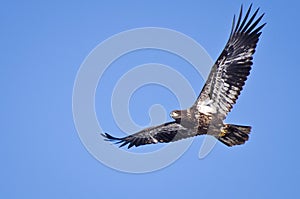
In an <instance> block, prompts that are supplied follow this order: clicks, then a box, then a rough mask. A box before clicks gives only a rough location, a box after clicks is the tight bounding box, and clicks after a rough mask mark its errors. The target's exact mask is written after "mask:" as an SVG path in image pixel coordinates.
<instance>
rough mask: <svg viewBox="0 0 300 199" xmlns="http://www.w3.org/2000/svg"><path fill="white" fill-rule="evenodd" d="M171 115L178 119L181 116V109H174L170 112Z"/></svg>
mask: <svg viewBox="0 0 300 199" xmlns="http://www.w3.org/2000/svg"><path fill="white" fill-rule="evenodd" d="M170 116H171V117H172V118H173V119H174V120H178V119H180V118H181V111H179V110H175V111H172V112H171V113H170Z"/></svg>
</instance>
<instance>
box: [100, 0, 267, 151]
mask: <svg viewBox="0 0 300 199" xmlns="http://www.w3.org/2000/svg"><path fill="white" fill-rule="evenodd" d="M251 8H252V4H251V5H250V6H249V8H248V10H247V12H246V14H245V16H243V5H242V6H241V9H240V13H239V17H238V19H237V22H236V19H235V15H234V17H233V22H232V28H231V33H230V36H229V39H228V41H227V43H226V45H225V48H224V49H223V51H222V53H221V55H220V56H219V57H218V59H217V61H216V62H215V64H214V65H213V66H212V69H211V71H210V73H209V76H208V78H207V80H206V82H205V85H204V87H203V88H202V91H201V92H200V94H199V96H198V98H197V99H196V101H195V103H194V104H193V105H192V106H191V107H190V108H188V109H186V110H174V111H172V112H171V113H170V116H171V117H172V118H173V119H174V120H173V121H171V122H167V123H165V124H161V125H158V126H154V127H150V128H146V129H143V130H141V131H139V132H137V133H134V134H132V135H129V136H126V137H121V138H117V137H114V136H112V135H110V134H108V133H103V134H102V136H104V138H105V140H106V141H111V142H114V143H116V144H119V146H120V147H123V146H125V145H128V148H131V147H133V146H135V147H138V146H141V145H146V144H156V143H169V142H174V141H178V140H181V139H185V138H189V137H193V136H198V135H211V136H213V137H215V138H216V139H218V140H219V141H220V142H222V143H224V144H225V145H227V146H229V147H231V146H235V145H241V144H244V143H245V142H246V141H247V140H248V139H249V134H250V131H251V126H244V125H235V124H227V123H224V120H225V119H226V116H227V114H228V113H229V112H230V111H231V109H232V107H233V105H234V104H235V103H236V100H237V99H238V96H239V95H240V93H241V91H242V89H243V86H244V85H245V82H246V80H247V77H248V76H249V74H250V70H251V66H252V64H253V62H252V60H253V54H254V53H255V48H256V46H257V43H258V40H259V37H260V35H261V33H262V32H261V30H262V28H263V27H264V26H265V25H266V23H263V24H262V25H258V24H259V23H260V21H261V19H262V18H263V16H264V13H263V14H262V15H260V16H259V17H256V16H257V14H258V11H259V8H258V9H256V11H255V12H254V13H253V14H251V17H249V15H250V13H251Z"/></svg>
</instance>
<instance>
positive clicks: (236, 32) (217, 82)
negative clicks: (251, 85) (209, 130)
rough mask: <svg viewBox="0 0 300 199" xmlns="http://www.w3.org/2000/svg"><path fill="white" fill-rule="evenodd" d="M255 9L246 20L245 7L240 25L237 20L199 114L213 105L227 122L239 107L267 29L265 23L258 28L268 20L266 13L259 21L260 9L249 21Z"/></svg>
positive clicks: (203, 94) (200, 100) (199, 101)
mask: <svg viewBox="0 0 300 199" xmlns="http://www.w3.org/2000/svg"><path fill="white" fill-rule="evenodd" d="M251 8H252V4H251V5H250V7H249V9H248V11H247V13H246V15H245V17H244V18H243V19H242V15H243V5H242V6H241V10H240V14H239V17H238V20H237V23H236V24H235V22H236V20H235V16H234V17H233V22H232V28H231V33H230V37H229V40H228V42H227V44H226V46H225V48H224V50H223V51H222V53H221V55H220V56H219V58H218V59H217V61H216V63H215V64H214V66H213V67H212V69H211V71H210V74H209V76H208V79H207V81H206V83H205V85H204V87H203V89H202V91H201V93H200V95H199V97H198V99H197V100H196V102H195V104H194V106H196V107H197V109H198V110H200V107H199V106H201V105H203V103H204V104H205V103H209V105H210V106H212V107H214V108H215V112H216V113H217V114H219V116H220V117H222V119H225V118H226V115H227V114H228V112H230V111H231V109H232V106H233V105H234V104H235V103H236V100H237V99H238V96H239V94H240V92H241V90H242V89H243V86H244V84H245V81H246V80H247V76H248V75H249V74H250V70H251V66H252V64H253V63H252V59H253V54H254V53H255V48H256V45H257V42H258V40H259V36H260V35H261V30H262V28H263V27H264V26H265V25H266V23H264V24H262V25H260V26H259V27H257V26H258V23H259V22H260V21H261V19H262V18H263V16H264V13H263V14H262V15H261V16H259V17H258V18H257V19H256V20H255V18H256V15H257V13H258V11H259V8H258V9H257V10H256V11H255V12H254V14H253V15H252V16H251V18H250V19H249V14H250V12H251ZM205 105H206V104H205Z"/></svg>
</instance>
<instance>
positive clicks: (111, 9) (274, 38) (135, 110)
mask: <svg viewBox="0 0 300 199" xmlns="http://www.w3.org/2000/svg"><path fill="white" fill-rule="evenodd" d="M251 2H252V1H238V0H233V1H230V3H229V1H214V0H212V1H185V2H184V3H183V2H172V3H171V2H162V1H155V0H154V1H148V2H147V3H145V2H143V3H142V2H141V1H126V2H123V1H122V2H118V1H76V2H75V1H64V2H62V1H48V2H43V1H6V2H2V4H1V6H0V27H1V31H0V34H1V37H0V41H1V42H0V43H1V59H0V66H1V72H0V76H1V78H0V88H1V89H0V91H1V97H0V102H1V111H0V119H1V120H0V121H1V138H0V157H1V164H0V169H1V171H0V198H127V197H132V198H145V199H147V198H183V197H185V198H297V197H299V195H300V194H299V184H300V170H299V169H300V160H299V158H300V156H299V152H300V147H299V140H300V130H299V119H300V117H299V105H298V99H299V92H300V89H299V74H300V69H299V68H300V67H299V63H298V58H299V44H300V40H299V35H300V22H299V9H300V3H299V2H298V1H272V2H268V1H264V2H262V1H253V3H254V8H256V7H258V6H259V7H261V11H262V12H265V13H266V16H265V18H264V19H263V21H264V22H267V23H268V24H267V26H266V27H265V28H264V30H263V34H262V36H261V40H260V42H259V44H258V48H257V53H256V54H255V57H254V67H253V70H252V72H251V76H250V78H249V80H248V81H247V83H246V86H245V89H244V91H243V92H242V95H241V97H240V99H239V100H238V102H237V104H236V106H235V107H234V109H233V111H232V113H230V115H229V117H228V121H230V122H233V123H238V124H251V125H252V126H253V131H252V134H251V138H250V140H249V141H248V142H247V144H245V145H244V146H242V147H235V148H227V147H226V146H224V145H222V144H220V143H218V144H217V145H216V147H215V148H214V149H213V151H212V152H211V153H210V154H209V156H207V157H206V158H204V159H202V160H200V159H198V151H199V148H200V146H201V143H202V141H203V137H198V138H197V139H195V141H194V143H193V144H192V146H191V147H190V148H189V150H188V151H187V152H186V153H185V154H184V155H183V156H182V157H181V158H180V159H179V160H177V161H176V162H175V163H174V164H172V165H170V166H168V167H166V168H164V169H162V170H159V171H156V172H152V173H147V174H128V173H122V172H119V171H116V170H113V169H111V168H108V167H106V166H104V165H103V164H101V163H100V162H98V161H97V160H96V159H95V158H93V157H92V156H91V155H90V154H89V153H88V151H87V150H86V149H85V147H84V145H83V144H82V143H81V141H80V139H79V136H78V134H77V131H76V128H75V126H74V122H73V117H72V91H73V84H74V81H75V77H76V74H77V71H78V69H79V67H80V65H81V63H82V62H83V60H84V58H85V57H86V56H87V55H88V54H89V52H90V51H91V50H92V49H93V48H94V47H95V46H96V45H98V44H99V43H100V42H102V41H103V40H105V39H107V38H108V37H110V36H112V35H114V34H116V33H119V32H121V31H125V30H128V29H132V28H139V27H147V26H154V27H164V28H170V29H174V30H177V31H180V32H182V33H184V34H186V35H188V36H190V37H192V38H193V39H195V40H196V41H197V42H199V43H200V44H201V45H202V46H203V47H204V48H205V49H206V50H207V52H208V53H209V54H210V55H211V57H212V58H213V59H216V58H217V57H218V55H219V53H220V52H221V50H222V48H223V47H224V45H225V42H226V41H227V39H228V35H229V31H230V27H231V20H232V17H233V14H237V13H238V12H239V8H240V5H241V3H243V4H244V5H245V7H246V6H248V5H249V4H250V3H251ZM149 53H150V55H149V56H146V55H147V52H144V53H143V54H142V55H141V56H139V54H138V53H137V54H136V55H135V56H131V55H129V58H128V60H129V61H128V63H131V62H130V60H131V61H132V60H136V59H138V62H137V63H139V64H142V63H148V62H158V63H162V64H169V65H171V66H172V64H170V63H172V62H168V63H164V60H168V59H167V57H164V56H165V55H163V54H162V55H158V56H157V57H158V58H157V59H156V56H155V55H156V54H159V53H157V52H155V53H153V52H151V51H149ZM151 53H152V54H151ZM169 57H171V56H169ZM171 58H172V57H171ZM171 58H170V59H171ZM177 59H178V58H177ZM174 60H175V58H174ZM119 67H121V66H119ZM126 67H128V69H130V68H131V67H132V68H133V67H135V65H130V64H128V65H127V66H126ZM182 67H185V66H182ZM174 68H175V69H178V70H182V71H185V70H183V69H180V67H178V66H177V65H176V64H175V61H174ZM113 70H115V71H116V72H117V71H119V70H118V66H117V63H115V66H114V68H113ZM112 74H113V72H112ZM186 76H187V78H188V77H189V73H188V72H187V73H186ZM191 79H192V78H191ZM112 80H114V79H113V78H112ZM113 83H114V82H109V81H108V85H110V84H111V85H113ZM203 83H204V82H203V80H202V79H192V80H191V84H192V86H193V88H194V89H195V92H199V91H200V89H201V87H202V86H203ZM107 88H109V87H107ZM150 91H151V92H152V93H154V94H153V95H151V96H150V97H152V99H153V101H152V103H161V104H163V105H165V107H166V111H167V112H169V111H171V110H172V109H173V108H174V107H175V108H176V106H178V104H177V102H176V100H174V99H175V98H174V96H173V98H172V95H171V94H169V93H167V92H166V94H159V95H157V96H156V95H155V92H156V91H157V93H161V92H162V93H164V91H163V90H161V88H159V87H155V86H153V87H149V88H148V87H147V88H145V89H144V90H139V91H138V92H137V93H136V95H135V96H134V98H133V99H132V100H133V101H132V102H133V103H132V104H131V111H132V117H133V119H134V120H135V121H136V122H137V123H138V124H140V125H146V124H148V123H149V117H148V112H147V110H148V108H149V106H150V105H151V103H150V102H149V104H148V101H147V103H145V104H144V106H143V103H141V101H142V100H143V97H144V100H146V99H148V98H149V95H147V94H146V93H147V92H150ZM143 92H144V93H143ZM101 95H102V93H99V92H97V94H96V99H99V98H101ZM106 95H107V94H106V93H103V96H106ZM168 96H171V99H168ZM99 101H101V100H97V102H96V107H97V114H98V116H99V118H100V119H101V123H102V124H104V125H103V128H104V129H105V130H106V131H108V132H112V133H113V134H115V135H122V133H119V134H118V133H117V132H116V131H117V130H118V127H117V126H116V125H115V123H114V122H113V118H112V115H111V113H107V116H106V117H103V115H102V116H101V114H100V113H101V110H102V109H101V104H100V103H99ZM100 119H99V120H100ZM114 132H116V133H114Z"/></svg>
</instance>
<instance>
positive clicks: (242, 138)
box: [217, 124, 251, 146]
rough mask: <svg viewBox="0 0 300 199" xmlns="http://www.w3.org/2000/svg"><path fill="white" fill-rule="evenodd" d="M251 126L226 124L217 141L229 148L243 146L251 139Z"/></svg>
mask: <svg viewBox="0 0 300 199" xmlns="http://www.w3.org/2000/svg"><path fill="white" fill-rule="evenodd" d="M250 131H251V126H240V125H234V124H225V126H224V128H223V130H222V133H221V135H220V136H218V137H217V139H218V140H219V141H220V142H222V143H223V144H225V145H227V146H234V145H241V144H244V143H245V142H246V141H247V140H248V139H249V134H250Z"/></svg>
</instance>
